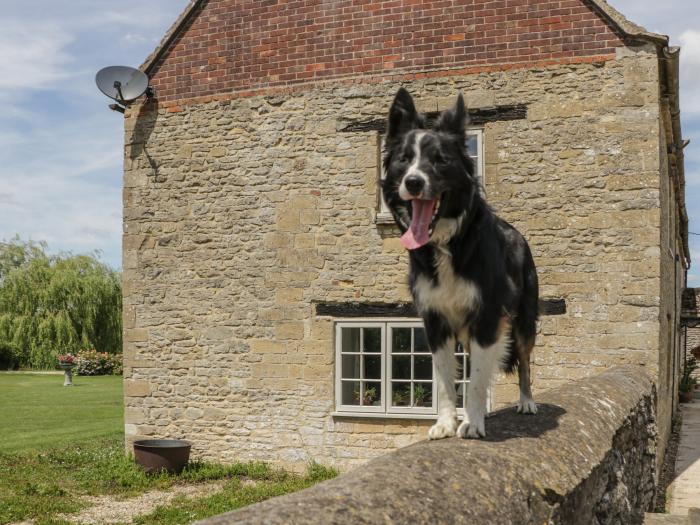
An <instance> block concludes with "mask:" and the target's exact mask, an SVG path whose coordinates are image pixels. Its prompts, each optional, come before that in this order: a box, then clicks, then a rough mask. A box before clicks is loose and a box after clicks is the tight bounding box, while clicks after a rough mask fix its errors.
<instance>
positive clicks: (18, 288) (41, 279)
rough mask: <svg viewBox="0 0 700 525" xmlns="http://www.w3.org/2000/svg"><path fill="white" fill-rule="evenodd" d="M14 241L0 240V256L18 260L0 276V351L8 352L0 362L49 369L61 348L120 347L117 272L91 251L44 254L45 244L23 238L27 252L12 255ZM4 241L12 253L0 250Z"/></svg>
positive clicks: (61, 351)
mask: <svg viewBox="0 0 700 525" xmlns="http://www.w3.org/2000/svg"><path fill="white" fill-rule="evenodd" d="M20 244H22V243H21V242H19V241H18V240H15V242H12V243H3V244H0V261H11V262H13V263H15V262H17V261H19V263H17V264H8V265H6V267H5V268H4V270H5V271H4V273H3V274H2V276H1V279H0V353H2V352H3V351H4V352H5V354H8V353H9V354H11V356H10V357H11V359H8V356H7V355H6V356H5V361H8V360H10V361H15V362H16V363H18V364H19V365H21V366H28V367H31V368H53V367H55V365H56V357H57V356H58V355H59V354H62V353H66V352H72V353H75V352H77V351H78V350H81V349H85V348H95V349H97V350H99V351H106V352H110V353H117V352H120V351H121V312H122V307H121V285H120V276H119V274H118V273H117V272H115V271H114V270H112V269H111V268H109V267H108V266H106V265H105V264H103V263H102V262H100V261H99V260H98V259H97V258H96V257H94V256H90V255H58V256H49V255H47V254H46V251H45V245H36V244H31V245H30V244H29V243H24V244H25V247H26V249H27V253H26V254H25V256H21V255H19V256H18V254H17V246H18V245H20ZM8 246H10V247H11V248H12V250H13V251H14V256H13V257H8V256H4V255H3V248H7V247H8ZM37 248H38V250H39V252H40V253H37ZM8 267H9V270H8V269H7V268H8Z"/></svg>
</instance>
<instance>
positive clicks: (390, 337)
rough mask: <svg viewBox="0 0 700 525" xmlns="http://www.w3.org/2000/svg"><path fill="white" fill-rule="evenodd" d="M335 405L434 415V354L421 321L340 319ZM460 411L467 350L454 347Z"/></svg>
mask: <svg viewBox="0 0 700 525" xmlns="http://www.w3.org/2000/svg"><path fill="white" fill-rule="evenodd" d="M335 355H336V389H335V391H336V411H337V412H346V413H355V414H363V415H368V416H379V415H397V416H400V415H402V416H405V417H413V416H417V417H421V416H431V415H433V416H434V415H436V414H437V410H438V406H437V392H436V387H435V380H434V377H435V373H434V367H433V356H432V354H431V352H430V349H429V348H428V342H427V340H426V337H425V330H424V329H423V324H422V323H421V322H418V321H381V322H372V321H370V322H361V321H348V322H339V323H337V324H336V354H335ZM455 359H456V360H457V367H458V370H459V374H458V377H456V378H455V390H456V391H457V396H458V399H457V407H458V412H461V407H462V406H463V403H464V394H465V393H466V385H467V383H468V381H469V356H468V354H467V353H465V351H464V349H463V348H462V346H461V345H459V346H458V347H457V348H456V349H455Z"/></svg>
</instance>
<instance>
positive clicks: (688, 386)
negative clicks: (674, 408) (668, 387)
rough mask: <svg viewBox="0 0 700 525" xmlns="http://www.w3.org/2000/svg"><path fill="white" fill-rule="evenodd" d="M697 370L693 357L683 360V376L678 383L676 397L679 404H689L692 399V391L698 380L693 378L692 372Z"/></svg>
mask: <svg viewBox="0 0 700 525" xmlns="http://www.w3.org/2000/svg"><path fill="white" fill-rule="evenodd" d="M697 369H698V363H697V360H696V359H695V357H689V358H688V359H686V360H685V365H684V366H683V374H682V375H681V380H680V382H679V383H678V397H679V399H680V402H681V403H689V402H690V401H692V399H693V390H694V389H695V385H696V384H697V382H698V380H697V379H696V378H695V377H693V372H695V370H697Z"/></svg>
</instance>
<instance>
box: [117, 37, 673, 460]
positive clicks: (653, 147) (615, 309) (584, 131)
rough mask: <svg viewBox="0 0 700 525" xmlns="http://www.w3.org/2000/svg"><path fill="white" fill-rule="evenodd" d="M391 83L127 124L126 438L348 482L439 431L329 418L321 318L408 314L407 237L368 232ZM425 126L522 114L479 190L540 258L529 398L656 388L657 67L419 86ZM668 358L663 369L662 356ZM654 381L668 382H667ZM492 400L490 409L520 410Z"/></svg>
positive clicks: (491, 145) (631, 65)
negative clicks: (540, 308)
mask: <svg viewBox="0 0 700 525" xmlns="http://www.w3.org/2000/svg"><path fill="white" fill-rule="evenodd" d="M398 87H399V84H398V83H396V82H384V83H379V84H361V83H358V84H350V85H330V84H329V85H318V86H315V87H309V89H308V90H306V91H298V92H293V93H287V94H277V95H271V96H250V97H246V98H233V99H231V100H228V101H221V102H212V103H207V104H200V105H188V106H182V107H180V106H171V107H168V108H167V109H162V110H153V109H152V108H151V110H150V111H149V110H148V108H144V110H143V111H141V112H139V111H138V110H131V111H129V112H128V113H127V118H126V156H125V178H124V187H125V189H124V222H125V224H124V231H125V234H124V244H123V245H124V327H125V402H126V413H125V418H126V433H127V437H128V439H129V440H133V439H135V438H137V437H142V436H169V437H180V438H187V439H189V440H191V441H193V443H194V449H193V453H194V455H195V456H197V457H205V458H212V459H218V460H224V461H226V460H228V461H232V460H246V459H260V460H268V461H274V462H278V463H283V464H286V465H291V466H295V465H297V466H298V465H301V464H304V463H305V462H306V461H308V460H309V459H315V460H317V461H320V462H323V463H329V464H334V465H337V466H339V467H341V468H349V467H352V466H354V465H358V464H362V463H364V462H365V461H366V460H367V459H369V458H372V457H375V456H378V455H381V454H384V453H386V452H387V451H389V450H392V449H394V448H396V447H402V446H405V445H408V444H410V443H412V442H415V441H418V440H420V439H422V438H423V437H424V436H425V432H426V429H427V427H428V425H429V424H430V422H429V421H414V420H388V419H358V418H344V417H343V418H341V417H333V416H331V412H332V411H333V409H334V398H333V396H334V384H333V362H334V343H333V337H334V330H333V319H331V318H327V317H318V316H315V315H314V308H313V302H314V301H319V300H320V301H339V302H343V301H358V300H360V301H377V302H397V301H405V300H408V299H409V295H408V291H407V288H406V285H405V281H406V277H405V275H406V269H407V258H406V254H405V253H404V251H403V249H402V248H401V247H400V244H399V242H398V238H397V237H398V236H397V232H396V230H394V229H393V228H386V227H382V226H378V225H377V224H375V220H374V219H375V213H376V208H377V200H378V190H377V177H378V162H379V160H378V159H379V154H378V141H379V139H378V136H377V132H376V131H358V132H352V133H350V132H341V130H342V129H344V127H345V125H346V124H347V123H348V122H352V121H357V120H362V119H376V118H381V117H382V116H383V115H384V114H385V113H386V111H387V108H388V105H389V103H390V101H391V99H392V97H393V95H394V93H395V92H396V90H397V89H398ZM407 87H408V89H409V90H410V91H411V92H412V93H413V94H414V95H415V96H416V99H417V104H418V106H419V109H421V110H424V111H434V110H436V109H444V108H446V107H448V106H449V105H451V104H452V103H453V101H454V98H455V95H456V93H457V91H462V92H463V93H464V95H465V97H466V100H467V101H468V104H469V106H470V107H472V108H484V107H491V106H497V105H507V104H525V105H526V106H527V117H526V118H525V119H519V120H512V121H503V122H491V123H488V124H487V125H486V126H485V141H486V146H485V152H486V174H485V180H486V193H487V198H488V200H489V201H490V202H491V204H492V205H493V206H494V207H495V208H496V210H497V211H498V212H499V213H500V214H501V215H502V216H503V217H505V218H506V219H507V220H509V221H511V222H512V223H513V224H514V225H515V226H517V227H518V228H519V229H520V230H521V231H522V232H523V233H524V234H525V236H526V237H527V238H528V240H529V241H530V243H531V246H532V249H533V253H534V256H535V259H536V263H537V266H538V272H539V277H540V283H541V294H542V295H543V296H545V297H563V298H564V299H565V300H566V303H567V312H566V314H565V315H563V316H557V317H545V318H543V319H542V322H541V327H540V333H539V336H538V343H537V347H536V350H535V357H534V363H533V364H534V366H533V376H534V389H535V393H536V394H537V393H538V392H540V391H542V390H543V389H545V388H551V387H553V386H558V385H562V384H565V383H567V382H570V381H571V380H574V379H579V378H582V377H585V376H589V375H591V374H592V373H594V372H597V371H601V370H604V369H606V368H607V367H609V366H611V365H615V364H624V363H631V364H641V365H644V366H646V367H647V369H648V370H649V371H650V373H653V374H656V373H658V371H659V346H658V345H659V341H660V337H661V336H660V331H659V330H660V325H659V316H660V304H661V302H660V287H661V281H660V271H659V268H660V267H661V260H660V257H661V253H660V247H659V239H660V237H661V233H660V228H661V208H662V206H661V194H660V174H659V163H660V159H659V88H658V71H657V58H656V52H655V50H654V49H652V48H648V47H642V48H637V49H634V50H630V49H621V50H619V52H618V58H617V59H616V60H611V61H607V62H600V63H591V64H588V63H584V64H572V65H560V66H551V67H541V68H539V67H538V68H533V69H513V70H509V71H495V72H484V73H477V74H473V75H465V76H451V77H446V78H432V79H423V80H416V81H414V82H412V83H409V84H408V85H407ZM664 352H665V350H662V355H665V354H664ZM662 380H663V378H662ZM516 391H517V388H516V385H515V382H514V380H513V378H501V379H500V380H499V382H498V384H497V386H496V387H495V388H494V400H495V403H496V405H497V406H502V405H504V404H507V403H510V402H512V401H513V400H514V399H515V396H516Z"/></svg>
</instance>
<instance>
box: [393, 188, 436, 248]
mask: <svg viewBox="0 0 700 525" xmlns="http://www.w3.org/2000/svg"><path fill="white" fill-rule="evenodd" d="M411 206H413V213H412V214H411V216H412V218H411V227H410V228H409V229H408V230H407V231H406V233H404V234H403V235H402V236H401V244H403V246H404V248H406V249H407V250H415V249H416V248H420V247H421V246H423V245H425V244H428V241H429V240H430V233H428V230H429V229H430V220H431V219H432V217H433V208H435V200H429V201H427V200H421V199H414V200H412V201H411Z"/></svg>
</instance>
